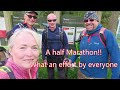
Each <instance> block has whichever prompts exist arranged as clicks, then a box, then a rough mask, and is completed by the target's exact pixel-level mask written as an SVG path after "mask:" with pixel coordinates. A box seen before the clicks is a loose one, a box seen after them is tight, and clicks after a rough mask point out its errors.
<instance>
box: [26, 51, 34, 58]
mask: <svg viewBox="0 0 120 90" xmlns="http://www.w3.org/2000/svg"><path fill="white" fill-rule="evenodd" d="M26 55H27V56H30V57H31V56H33V51H32V49H27V51H26Z"/></svg>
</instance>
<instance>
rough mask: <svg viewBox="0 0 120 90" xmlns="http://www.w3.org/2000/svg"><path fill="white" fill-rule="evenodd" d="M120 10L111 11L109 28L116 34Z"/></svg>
mask: <svg viewBox="0 0 120 90" xmlns="http://www.w3.org/2000/svg"><path fill="white" fill-rule="evenodd" d="M119 14H120V11H111V16H110V18H109V23H108V26H109V29H110V30H111V31H112V32H113V33H114V34H115V33H116V31H117V24H118V17H119Z"/></svg>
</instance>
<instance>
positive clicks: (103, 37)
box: [99, 27, 106, 47]
mask: <svg viewBox="0 0 120 90" xmlns="http://www.w3.org/2000/svg"><path fill="white" fill-rule="evenodd" d="M105 30H106V28H104V27H102V28H101V29H100V32H99V35H100V39H101V41H102V43H103V44H104V46H105V47H106V38H105V36H104V31H105Z"/></svg>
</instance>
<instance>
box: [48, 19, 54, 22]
mask: <svg viewBox="0 0 120 90" xmlns="http://www.w3.org/2000/svg"><path fill="white" fill-rule="evenodd" d="M52 21H53V22H55V21H56V19H53V20H48V22H52Z"/></svg>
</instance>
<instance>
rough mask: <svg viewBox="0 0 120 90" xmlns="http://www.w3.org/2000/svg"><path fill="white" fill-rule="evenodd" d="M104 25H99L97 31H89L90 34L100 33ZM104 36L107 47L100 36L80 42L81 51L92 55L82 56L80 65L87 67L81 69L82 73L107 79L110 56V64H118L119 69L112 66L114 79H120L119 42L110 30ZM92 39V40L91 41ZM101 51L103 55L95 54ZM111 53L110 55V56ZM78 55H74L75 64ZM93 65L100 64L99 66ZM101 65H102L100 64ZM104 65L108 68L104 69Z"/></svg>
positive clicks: (87, 37)
mask: <svg viewBox="0 0 120 90" xmlns="http://www.w3.org/2000/svg"><path fill="white" fill-rule="evenodd" d="M101 28H102V25H101V24H99V25H98V27H97V28H96V29H95V30H92V31H87V33H88V34H94V33H99V30H100V29H101ZM104 35H105V37H106V47H105V46H104V45H103V43H102V42H101V41H100V37H99V36H96V35H95V36H84V37H83V39H82V40H81V42H80V51H83V50H84V51H91V54H90V53H88V52H86V53H85V54H82V55H81V56H80V63H85V64H86V67H85V68H82V67H80V71H81V72H82V73H83V74H85V75H86V76H88V77H94V78H107V67H108V66H107V65H108V64H107V63H108V58H109V54H110V63H114V64H115V63H116V64H118V66H117V67H114V66H112V67H111V69H112V78H119V67H120V52H119V47H118V44H117V41H116V39H115V37H114V35H113V33H112V32H111V31H110V30H107V29H106V30H105V32H104ZM89 39H90V40H89ZM98 50H101V54H93V51H98ZM108 53H109V54H108ZM77 57H78V56H77V55H72V56H71V57H70V59H71V60H72V62H74V61H75V60H76V59H77ZM91 63H92V64H95V63H98V64H99V66H98V65H97V66H95V67H94V65H93V67H92V66H91ZM100 63H101V64H100ZM103 64H104V65H105V64H106V66H105V67H104V66H103Z"/></svg>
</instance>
